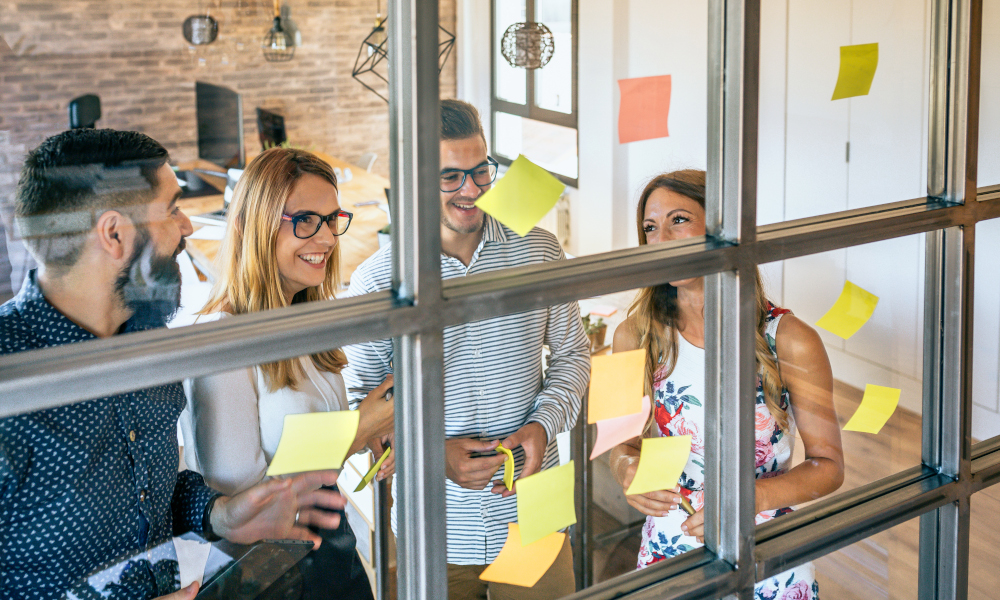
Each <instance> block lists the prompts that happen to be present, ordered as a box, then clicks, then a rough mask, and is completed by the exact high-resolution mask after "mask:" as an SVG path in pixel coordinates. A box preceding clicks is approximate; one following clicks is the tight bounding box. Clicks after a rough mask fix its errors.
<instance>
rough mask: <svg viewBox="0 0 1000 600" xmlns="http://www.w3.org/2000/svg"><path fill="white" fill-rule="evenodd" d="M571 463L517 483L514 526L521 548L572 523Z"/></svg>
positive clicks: (573, 479) (573, 516)
mask: <svg viewBox="0 0 1000 600" xmlns="http://www.w3.org/2000/svg"><path fill="white" fill-rule="evenodd" d="M575 490H576V471H575V467H574V463H573V461H572V460H571V461H569V462H568V463H566V464H564V465H562V466H561V467H553V468H551V469H545V470H544V471H540V472H538V473H535V474H534V475H529V476H528V477H525V478H523V479H518V480H517V524H518V525H519V526H520V528H521V545H523V546H527V545H528V544H532V543H534V542H536V541H538V540H540V539H542V538H544V537H545V536H547V535H549V534H550V533H552V532H554V531H559V530H560V529H565V528H566V527H569V526H570V525H572V524H573V523H576V503H575V494H574V492H575Z"/></svg>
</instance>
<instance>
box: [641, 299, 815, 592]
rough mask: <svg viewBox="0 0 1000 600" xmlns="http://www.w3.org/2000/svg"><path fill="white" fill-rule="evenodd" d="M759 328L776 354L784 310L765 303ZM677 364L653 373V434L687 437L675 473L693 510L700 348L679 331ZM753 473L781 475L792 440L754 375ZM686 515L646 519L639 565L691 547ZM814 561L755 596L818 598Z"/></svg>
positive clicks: (700, 414)
mask: <svg viewBox="0 0 1000 600" xmlns="http://www.w3.org/2000/svg"><path fill="white" fill-rule="evenodd" d="M769 308H770V310H769V313H768V317H767V324H766V328H765V331H764V334H765V337H766V339H767V342H768V345H769V346H770V348H771V353H772V354H773V355H774V356H775V357H777V346H776V342H775V335H776V333H777V331H778V322H779V321H780V320H781V316H782V315H784V314H786V313H788V312H789V311H787V310H785V309H781V308H777V307H775V306H774V305H769ZM677 342H678V352H677V365H676V366H675V367H674V370H673V372H672V373H671V374H670V375H669V376H663V374H662V372H661V373H659V374H658V379H657V380H656V381H655V383H654V386H653V387H654V390H653V394H654V396H655V398H654V399H653V418H654V420H655V421H656V427H655V428H654V430H653V431H654V434H655V435H658V436H672V435H690V436H691V455H690V456H689V458H688V463H687V465H686V466H685V468H684V471H683V473H682V474H681V477H680V486H681V495H683V496H684V497H686V498H687V499H688V500H689V501H690V502H691V505H692V506H693V507H694V509H695V510H701V509H702V508H703V507H704V506H705V487H704V486H705V437H704V435H705V434H704V429H705V408H704V404H703V403H702V398H704V397H705V351H704V350H703V349H702V348H698V347H696V346H694V345H692V344H691V343H689V342H688V341H687V340H685V339H684V336H680V335H678V340H677ZM781 406H782V408H784V409H785V410H788V407H789V398H788V390H786V389H783V390H782V392H781ZM754 428H755V431H756V467H757V470H756V476H757V478H758V479H761V478H765V477H775V476H777V475H781V474H782V473H784V472H785V471H787V470H788V468H789V467H790V466H791V465H790V463H791V459H792V450H793V448H794V442H795V421H794V420H793V418H792V414H791V412H789V413H788V427H787V429H784V430H782V429H781V428H780V427H778V423H777V421H776V420H775V418H774V416H773V415H772V414H771V411H770V410H768V408H767V404H766V402H765V400H764V390H763V386H762V383H761V380H760V377H758V379H757V402H756V418H755V427H754ZM790 512H792V509H791V508H780V509H777V510H766V511H763V512H761V513H759V514H758V515H757V517H756V521H757V524H758V525H759V524H761V523H764V522H766V521H770V520H771V519H773V518H775V517H778V516H781V515H784V514H788V513H790ZM687 518H688V516H687V513H685V512H684V511H683V510H680V509H678V510H674V511H671V512H670V513H669V514H668V515H667V516H665V517H649V516H647V517H646V523H645V525H644V526H643V528H642V543H641V545H640V547H639V560H638V568H640V569H641V568H644V567H647V566H649V565H651V564H653V563H655V562H658V561H661V560H665V559H667V558H670V557H673V556H677V555H678V554H682V553H684V552H687V551H688V550H694V549H695V548H698V547H700V546H701V545H702V544H701V543H700V542H698V540H697V539H695V538H694V537H692V536H688V535H685V534H684V533H683V532H682V531H681V524H682V523H684V521H686V520H687ZM818 598H819V585H818V584H817V583H816V578H815V576H814V570H813V565H812V564H811V563H808V564H805V565H800V566H798V567H795V568H794V569H790V570H788V571H785V572H784V573H781V574H779V575H777V576H775V577H770V578H768V579H766V580H765V581H761V582H759V583H758V584H757V585H756V587H755V589H754V600H818Z"/></svg>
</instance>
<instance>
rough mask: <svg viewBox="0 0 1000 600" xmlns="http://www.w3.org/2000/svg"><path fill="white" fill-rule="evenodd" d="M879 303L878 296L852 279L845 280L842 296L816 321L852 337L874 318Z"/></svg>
mask: <svg viewBox="0 0 1000 600" xmlns="http://www.w3.org/2000/svg"><path fill="white" fill-rule="evenodd" d="M877 305H878V296H876V295H875V294H873V293H871V292H869V291H867V290H864V289H862V288H860V287H858V286H856V285H854V284H853V283H851V282H850V281H845V282H844V289H843V290H841V292H840V297H839V298H837V301H836V302H834V303H833V306H831V307H830V310H828V311H826V314H825V315H823V316H822V317H820V319H819V321H816V326H817V327H822V328H823V329H825V330H827V331H829V332H830V333H832V334H834V335H837V336H840V337H842V338H844V339H845V340H847V339H850V338H851V336H852V335H854V334H855V333H857V332H858V330H859V329H861V328H862V327H863V326H864V324H865V323H867V322H868V319H870V318H872V314H873V313H874V312H875V307H876V306H877Z"/></svg>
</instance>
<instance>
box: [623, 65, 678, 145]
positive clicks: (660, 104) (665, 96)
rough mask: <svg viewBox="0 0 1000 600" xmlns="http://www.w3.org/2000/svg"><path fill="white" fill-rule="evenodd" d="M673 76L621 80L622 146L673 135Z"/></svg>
mask: <svg viewBox="0 0 1000 600" xmlns="http://www.w3.org/2000/svg"><path fill="white" fill-rule="evenodd" d="M670 86H671V81H670V75H658V76H656V77H636V78H634V79H619V80H618V91H619V93H620V94H621V101H620V102H619V103H618V143H619V144H627V143H629V142H638V141H640V140H651V139H654V138H662V137H667V136H669V135H670V132H669V131H668V129H667V116H669V114H670Z"/></svg>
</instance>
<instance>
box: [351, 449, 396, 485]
mask: <svg viewBox="0 0 1000 600" xmlns="http://www.w3.org/2000/svg"><path fill="white" fill-rule="evenodd" d="M390 452H392V448H386V449H385V452H383V453H382V457H381V458H379V459H378V462H376V463H375V464H374V465H372V468H370V469H368V472H367V473H365V476H364V477H362V478H361V483H359V484H358V487H356V488H354V491H355V492H360V491H361V490H363V489H365V486H366V485H368V484H369V483H371V482H372V479H375V474H376V473H378V470H379V468H380V467H381V466H382V463H384V462H385V459H387V458H389V453H390Z"/></svg>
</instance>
